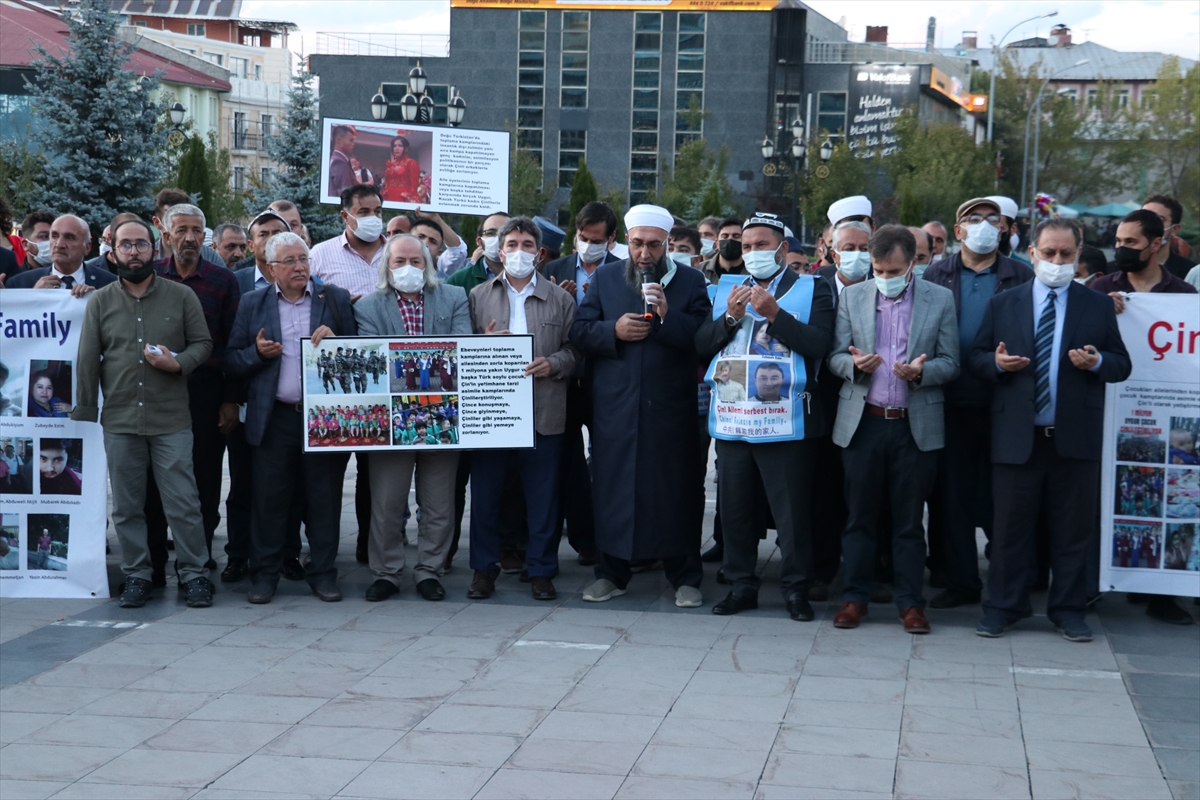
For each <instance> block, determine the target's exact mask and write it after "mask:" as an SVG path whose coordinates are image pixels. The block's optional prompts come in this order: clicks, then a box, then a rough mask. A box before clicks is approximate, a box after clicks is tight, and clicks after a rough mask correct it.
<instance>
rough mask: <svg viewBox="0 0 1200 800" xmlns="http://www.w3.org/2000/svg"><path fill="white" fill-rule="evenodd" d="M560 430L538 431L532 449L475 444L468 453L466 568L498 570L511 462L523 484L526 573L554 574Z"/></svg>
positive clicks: (552, 575) (542, 575) (556, 550)
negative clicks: (503, 505) (526, 526)
mask: <svg viewBox="0 0 1200 800" xmlns="http://www.w3.org/2000/svg"><path fill="white" fill-rule="evenodd" d="M562 438H563V437H562V434H555V435H553V436H543V435H542V434H540V433H539V434H537V435H536V438H535V440H534V442H535V446H534V449H532V450H475V451H474V452H472V453H471V569H473V570H480V571H483V572H492V573H499V571H500V568H499V566H498V564H499V562H500V501H501V498H502V497H503V494H504V476H505V473H506V472H507V471H508V468H509V466H510V465H514V464H515V466H516V468H517V469H518V470H519V472H520V474H521V485H522V486H523V487H524V490H525V507H526V519H527V520H528V523H529V546H528V547H527V548H526V551H525V564H526V566H527V568H528V569H529V576H530V577H531V578H543V577H544V578H553V577H554V576H555V575H557V574H558V548H557V547H556V546H555V545H556V539H555V536H554V525H555V522H556V521H557V518H558V457H559V451H560V450H561V449H562Z"/></svg>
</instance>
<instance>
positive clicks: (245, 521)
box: [225, 424, 304, 561]
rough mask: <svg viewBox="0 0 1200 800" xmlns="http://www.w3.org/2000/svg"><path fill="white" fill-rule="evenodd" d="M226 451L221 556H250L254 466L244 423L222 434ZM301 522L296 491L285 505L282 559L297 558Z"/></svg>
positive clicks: (299, 494) (300, 495) (301, 508)
mask: <svg viewBox="0 0 1200 800" xmlns="http://www.w3.org/2000/svg"><path fill="white" fill-rule="evenodd" d="M226 447H227V452H228V453H229V494H228V495H226V497H225V532H226V534H227V535H228V537H229V541H228V542H226V544H225V555H227V556H228V557H229V558H231V559H232V558H241V559H245V560H247V561H248V560H249V559H250V551H251V543H250V525H251V523H250V520H251V517H252V516H253V513H254V466H253V464H252V462H251V452H250V451H251V448H250V445H248V444H247V443H246V426H245V425H240V424H239V425H238V426H237V427H235V428H234V429H233V430H232V431H230V432H229V435H228V436H227V437H226ZM303 521H304V493H303V492H296V493H295V494H294V496H293V498H292V505H291V506H290V507H289V508H288V523H287V539H286V545H285V546H284V553H283V555H284V558H299V557H300V524H301V522H303Z"/></svg>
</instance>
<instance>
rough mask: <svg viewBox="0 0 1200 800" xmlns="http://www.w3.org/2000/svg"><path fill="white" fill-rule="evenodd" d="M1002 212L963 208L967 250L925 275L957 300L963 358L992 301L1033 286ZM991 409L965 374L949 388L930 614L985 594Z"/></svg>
mask: <svg viewBox="0 0 1200 800" xmlns="http://www.w3.org/2000/svg"><path fill="white" fill-rule="evenodd" d="M1000 210H1001V209H1000V204H999V202H998V201H997V200H996V199H995V198H990V197H977V198H974V199H973V200H968V201H967V202H965V203H963V204H962V205H960V206H959V207H958V213H957V215H956V216H955V219H956V220H958V222H957V224H956V225H955V226H954V235H955V236H957V237H958V239H959V240H961V241H962V242H963V246H962V250H961V251H960V252H958V253H955V254H953V255H951V256H949V257H947V258H944V259H942V260H941V261H938V262H936V263H934V264H931V265H930V266H929V268H928V269H927V270H925V275H924V279H925V280H926V281H929V282H930V283H936V284H938V285H939V286H945V287H946V288H947V289H949V290H950V291H951V292H952V293H953V294H954V305H955V308H956V309H957V311H958V345H959V351H960V352H963V353H966V352H969V351H970V348H971V345H972V344H973V343H974V342H975V334H976V333H978V332H979V325H980V323H981V322H982V321H983V310H984V308H985V307H986V306H987V304H988V301H989V300H991V299H992V297H993V296H995V295H998V294H1000V293H1001V292H1006V291H1008V290H1009V289H1013V288H1015V287H1017V286H1020V285H1022V284H1024V283H1026V282H1028V281H1031V280H1033V270H1031V269H1030V268H1029V267H1027V266H1026V265H1025V264H1024V263H1022V262H1020V261H1018V260H1016V259H1015V258H1010V257H1008V256H1005V255H1001V254H1000V253H999V252H998V250H999V234H1000V230H999V229H1000V228H1003V227H1005V221H1004V216H1003V215H1002V214H1000ZM1014 213H1015V212H1014ZM926 227H928V226H926ZM991 406H992V387H991V385H990V384H989V383H988V382H986V381H981V380H979V379H978V378H977V377H975V376H974V375H972V374H971V373H970V372H969V371H967V370H963V371H961V372H960V373H959V375H958V377H957V378H955V379H954V381H952V382H951V383H950V385H949V386H947V387H946V409H945V410H946V450H945V452H944V453H943V454H942V457H943V464H942V467H943V470H942V472H943V474H942V480H940V481H938V483H937V484H936V486H935V488H934V496H933V497H932V498H931V502H930V506H929V515H930V522H929V527H930V530H931V542H930V545H931V547H934V548H937V549H938V550H939V551H940V552H935V553H934V561H935V562H937V561H939V560H940V561H941V563H942V564H943V565H944V569H945V579H946V589H945V591H943V592H941V593H940V594H938V595H937V596H936V597H934V598H933V599H932V600H931V601H930V605H931V606H932V607H933V608H955V607H957V606H962V605H970V604H974V603H978V602H979V599H980V592H981V591H982V590H983V583H982V581H980V579H979V552H978V549H977V546H976V543H975V529H976V528H977V527H979V528H983V531H984V534H985V535H986V536H988V538H991V535H992V497H991V492H990V491H989V490H988V489H987V487H990V486H991V479H990V475H991V442H990V431H991V421H990V419H989V417H990V415H989V413H988V409H990V408H991ZM981 487H982V488H981Z"/></svg>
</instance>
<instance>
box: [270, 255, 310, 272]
mask: <svg viewBox="0 0 1200 800" xmlns="http://www.w3.org/2000/svg"><path fill="white" fill-rule="evenodd" d="M271 263H272V264H281V265H283V266H285V267H287V268H288V269H295V268H296V267H298V266H300V267H307V266H308V256H300V257H299V258H289V259H286V260H284V261H272V262H271Z"/></svg>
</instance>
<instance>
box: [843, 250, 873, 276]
mask: <svg viewBox="0 0 1200 800" xmlns="http://www.w3.org/2000/svg"><path fill="white" fill-rule="evenodd" d="M870 271H871V254H870V253H862V252H859V251H858V250H846V251H840V250H839V251H838V272H840V273H842V277H844V278H845V279H846V280H848V281H850V282H851V283H855V282H856V281H861V280H862V279H863V278H865V277H867V273H868V272H870Z"/></svg>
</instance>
